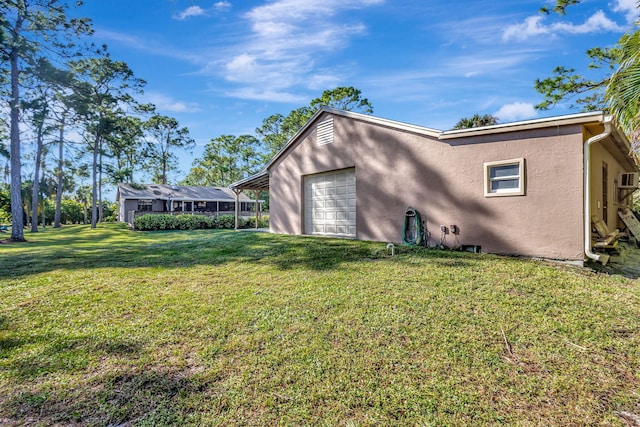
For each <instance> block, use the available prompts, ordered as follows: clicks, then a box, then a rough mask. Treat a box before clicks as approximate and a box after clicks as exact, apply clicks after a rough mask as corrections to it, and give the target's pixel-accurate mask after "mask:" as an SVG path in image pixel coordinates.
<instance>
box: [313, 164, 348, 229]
mask: <svg viewBox="0 0 640 427" xmlns="http://www.w3.org/2000/svg"><path fill="white" fill-rule="evenodd" d="M304 195H305V196H304V202H305V234H322V235H330V236H348V237H356V170H355V169H343V170H339V171H334V172H327V173H321V174H317V175H309V176H306V177H305V178H304Z"/></svg>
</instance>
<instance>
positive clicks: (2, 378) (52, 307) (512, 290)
mask: <svg viewBox="0 0 640 427" xmlns="http://www.w3.org/2000/svg"><path fill="white" fill-rule="evenodd" d="M26 237H27V239H28V240H29V242H28V243H24V244H3V245H0V425H7V426H13V425H43V426H44V425H89V426H116V425H137V426H152V425H153V426H161V425H345V426H360V425H362V426H365V425H398V426H400V425H422V426H431V425H433V426H436V425H437V426H443V425H476V426H482V425H509V426H533V425H547V426H553V425H558V426H559V425H620V426H622V425H625V424H624V420H623V419H622V418H621V417H620V415H619V413H620V412H623V411H626V412H631V413H635V414H638V413H640V407H639V406H638V404H639V402H640V394H639V392H640V289H639V286H638V282H637V281H633V280H629V279H624V278H621V277H617V276H606V275H602V274H595V273H591V272H589V271H586V270H581V269H574V268H559V267H558V266H555V265H552V264H547V263H544V262H541V261H533V260H525V259H514V258H501V257H497V256H489V255H477V254H466V253H453V252H442V251H433V250H431V251H429V250H415V249H408V248H400V250H399V251H398V252H400V253H399V254H398V255H396V256H395V257H390V256H388V255H387V253H386V251H385V249H384V244H382V243H370V242H357V241H350V240H334V239H322V238H308V237H295V236H281V235H270V234H264V233H252V232H232V231H218V230H215V231H213V230H196V231H173V232H146V233H141V232H132V231H129V230H127V229H126V228H123V227H121V226H119V225H106V226H103V227H101V228H99V229H96V230H91V229H89V228H87V227H84V226H68V227H64V228H63V229H59V230H52V229H47V230H45V231H44V232H40V233H37V234H30V233H27V235H26Z"/></svg>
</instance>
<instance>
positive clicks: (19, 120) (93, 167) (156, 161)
mask: <svg viewBox="0 0 640 427" xmlns="http://www.w3.org/2000/svg"><path fill="white" fill-rule="evenodd" d="M81 5H82V2H81V1H76V2H73V6H71V5H70V4H69V2H66V1H62V0H0V11H1V12H2V13H1V14H0V57H1V58H2V64H1V65H0V90H1V92H0V101H1V102H3V103H4V104H5V106H6V110H7V111H8V113H9V114H8V117H6V116H5V115H2V116H0V117H1V120H0V159H4V163H5V165H4V168H3V169H2V173H3V174H4V181H5V182H6V181H7V179H8V178H10V179H9V182H10V184H9V186H8V187H9V188H8V193H9V195H10V200H9V202H10V206H11V208H10V211H11V212H10V213H11V215H10V218H11V224H12V234H11V238H12V239H13V240H15V241H23V240H24V234H23V227H24V225H25V222H26V221H29V222H30V223H31V230H32V231H37V230H38V212H39V211H40V212H43V213H44V212H45V209H44V207H43V203H44V200H45V197H51V196H53V195H55V200H56V202H55V214H54V219H53V226H54V227H59V226H60V224H61V223H62V215H63V212H62V207H63V194H64V193H65V192H67V193H69V192H72V191H74V190H76V198H77V199H78V200H80V201H82V202H83V203H84V204H85V206H86V203H87V202H88V203H89V204H90V206H91V208H90V210H91V214H90V222H91V226H92V227H96V224H97V223H98V222H100V221H102V220H103V219H104V217H105V212H104V207H105V203H103V200H102V190H103V184H104V183H105V182H106V183H109V184H118V183H122V182H133V177H134V172H135V171H137V170H141V169H142V168H145V169H146V170H150V171H152V173H153V175H154V176H153V179H154V181H155V182H161V183H166V182H167V175H168V172H169V171H170V170H172V168H174V167H175V164H176V162H177V158H176V156H175V154H174V153H173V152H172V150H175V149H176V148H178V147H186V148H188V147H192V146H193V145H194V141H193V139H191V138H190V136H189V131H188V129H187V128H185V127H181V126H180V125H179V123H178V121H177V120H176V119H175V118H172V117H168V116H164V115H161V114H159V113H158V112H157V111H156V108H155V106H154V105H152V104H143V103H141V102H139V101H138V100H137V99H136V96H138V95H140V94H141V93H142V90H143V88H144V86H145V82H144V80H143V79H141V78H139V77H137V76H135V75H134V73H133V71H132V70H131V69H130V68H129V66H128V65H127V64H126V63H125V62H123V61H118V60H116V59H113V58H112V57H111V55H110V54H109V52H108V49H107V47H106V46H98V47H97V46H95V45H93V44H91V42H90V40H91V35H92V34H93V29H92V26H91V21H90V20H89V19H88V18H74V17H71V12H72V11H71V10H70V8H71V7H79V6H81ZM85 40H89V41H88V42H87V41H85ZM3 112H4V111H3ZM72 133H73V134H77V135H80V140H79V141H74V140H72V139H71V138H69V136H68V135H70V134H72ZM5 141H8V142H5ZM27 143H30V145H31V146H33V152H29V153H24V152H23V150H22V149H23V147H24V146H25V145H26V144H27ZM23 163H24V164H25V165H29V167H30V168H31V170H32V175H31V176H30V177H23ZM1 164H2V163H0V165H1ZM84 179H89V180H90V183H91V184H90V185H81V186H78V183H77V181H78V180H81V181H82V180H84ZM0 192H4V193H6V192H7V188H6V186H4V188H3V187H2V186H0ZM3 199H5V200H6V197H3ZM0 212H5V214H4V218H2V217H0V220H1V221H2V222H4V221H6V219H7V217H8V216H9V215H7V214H6V207H5V208H2V207H0Z"/></svg>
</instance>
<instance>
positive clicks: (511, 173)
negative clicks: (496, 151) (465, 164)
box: [484, 159, 525, 197]
mask: <svg viewBox="0 0 640 427" xmlns="http://www.w3.org/2000/svg"><path fill="white" fill-rule="evenodd" d="M524 172H525V171H524V159H511V160H501V161H497V162H486V163H485V164H484V195H485V197H494V196H524V184H525V179H524V177H525V173H524Z"/></svg>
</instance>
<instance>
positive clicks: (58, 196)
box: [53, 116, 65, 228]
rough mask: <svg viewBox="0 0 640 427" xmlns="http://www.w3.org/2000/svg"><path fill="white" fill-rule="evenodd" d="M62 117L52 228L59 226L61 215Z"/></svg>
mask: <svg viewBox="0 0 640 427" xmlns="http://www.w3.org/2000/svg"><path fill="white" fill-rule="evenodd" d="M64 119H65V117H64V116H62V122H61V123H60V141H59V143H58V173H57V174H56V178H57V182H58V187H57V188H56V213H55V215H54V218H53V228H58V227H60V220H61V217H62V206H61V205H62V167H63V165H64V159H63V156H64Z"/></svg>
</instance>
